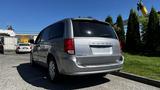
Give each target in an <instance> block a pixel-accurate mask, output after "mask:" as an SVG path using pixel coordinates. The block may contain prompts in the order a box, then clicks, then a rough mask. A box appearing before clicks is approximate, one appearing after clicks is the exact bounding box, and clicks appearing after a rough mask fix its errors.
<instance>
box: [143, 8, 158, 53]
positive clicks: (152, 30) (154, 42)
mask: <svg viewBox="0 0 160 90" xmlns="http://www.w3.org/2000/svg"><path fill="white" fill-rule="evenodd" d="M147 27H148V28H147V30H146V33H145V35H146V44H145V46H146V48H147V49H148V50H149V51H152V52H153V51H155V50H156V48H157V47H158V46H159V44H160V29H159V17H158V14H157V12H156V10H155V9H154V8H153V7H152V9H151V12H150V15H149V22H148V25H147Z"/></svg>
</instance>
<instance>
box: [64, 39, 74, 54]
mask: <svg viewBox="0 0 160 90" xmlns="http://www.w3.org/2000/svg"><path fill="white" fill-rule="evenodd" d="M64 51H65V52H67V53H68V54H74V53H75V48H74V40H73V39H65V40H64Z"/></svg>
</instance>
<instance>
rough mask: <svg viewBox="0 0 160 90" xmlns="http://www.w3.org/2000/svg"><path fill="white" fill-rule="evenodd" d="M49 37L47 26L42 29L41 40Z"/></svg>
mask: <svg viewBox="0 0 160 90" xmlns="http://www.w3.org/2000/svg"><path fill="white" fill-rule="evenodd" d="M48 39H49V28H46V29H44V31H43V34H42V40H41V41H47V40H48Z"/></svg>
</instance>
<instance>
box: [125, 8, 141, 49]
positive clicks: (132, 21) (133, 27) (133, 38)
mask: <svg viewBox="0 0 160 90" xmlns="http://www.w3.org/2000/svg"><path fill="white" fill-rule="evenodd" d="M140 45H141V40H140V31H139V20H138V15H137V13H136V11H134V10H133V9H131V10H130V15H129V19H128V26H127V34H126V50H127V51H128V52H136V51H139V49H140Z"/></svg>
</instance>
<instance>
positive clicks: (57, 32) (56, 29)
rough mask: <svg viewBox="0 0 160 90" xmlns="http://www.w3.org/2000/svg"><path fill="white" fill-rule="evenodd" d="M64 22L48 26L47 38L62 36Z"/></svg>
mask: <svg viewBox="0 0 160 90" xmlns="http://www.w3.org/2000/svg"><path fill="white" fill-rule="evenodd" d="M63 33H64V23H63V22H60V23H56V24H53V25H51V26H50V31H49V39H53V38H60V37H63Z"/></svg>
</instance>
